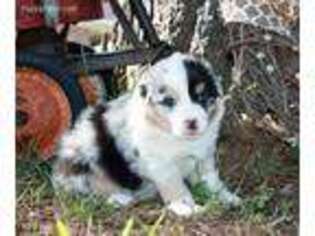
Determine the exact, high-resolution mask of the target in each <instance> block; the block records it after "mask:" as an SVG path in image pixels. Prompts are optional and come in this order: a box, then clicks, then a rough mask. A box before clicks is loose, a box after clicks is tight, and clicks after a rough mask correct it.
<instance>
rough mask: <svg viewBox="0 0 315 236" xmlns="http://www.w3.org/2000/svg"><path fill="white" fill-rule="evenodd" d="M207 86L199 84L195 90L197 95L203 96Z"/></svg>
mask: <svg viewBox="0 0 315 236" xmlns="http://www.w3.org/2000/svg"><path fill="white" fill-rule="evenodd" d="M205 87H206V84H205V83H202V82H201V83H199V84H197V86H196V88H195V92H196V93H197V94H201V93H202V92H203V91H204V90H205Z"/></svg>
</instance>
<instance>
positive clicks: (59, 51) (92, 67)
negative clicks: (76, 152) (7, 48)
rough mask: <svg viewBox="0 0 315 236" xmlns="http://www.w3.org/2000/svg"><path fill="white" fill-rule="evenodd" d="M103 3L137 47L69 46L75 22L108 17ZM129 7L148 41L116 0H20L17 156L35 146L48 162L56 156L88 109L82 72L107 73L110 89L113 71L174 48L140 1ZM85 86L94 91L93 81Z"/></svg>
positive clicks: (17, 67) (18, 0)
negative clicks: (63, 137)
mask: <svg viewBox="0 0 315 236" xmlns="http://www.w3.org/2000/svg"><path fill="white" fill-rule="evenodd" d="M104 2H107V3H110V4H109V5H107V6H110V7H111V9H112V11H113V12H114V14H115V15H116V16H117V18H118V20H119V23H120V24H121V26H122V28H123V30H124V35H125V36H126V38H127V40H128V41H129V43H131V44H132V45H133V47H134V49H129V50H125V51H117V52H112V53H101V54H96V53H95V52H94V51H93V50H91V49H90V48H86V47H84V46H82V45H73V44H71V45H70V44H69V43H68V42H66V40H65V34H66V33H67V29H68V26H69V25H70V24H74V23H76V22H79V21H82V20H92V19H99V18H103V8H102V7H104V5H102V4H103V3H104ZM129 4H130V6H131V10H132V13H133V15H134V16H135V17H136V18H137V20H138V22H139V25H140V28H141V29H142V30H143V32H144V39H145V41H146V42H143V41H142V42H141V41H140V40H139V39H138V37H137V34H136V33H135V31H134V29H133V27H132V25H131V23H130V21H129V19H128V17H127V16H126V14H125V12H124V10H123V9H122V7H121V6H120V4H119V2H118V1H116V0H103V1H102V0H90V1H86V0H17V14H16V15H17V25H16V27H17V39H16V47H17V55H16V80H17V110H16V120H17V124H16V125H17V131H16V142H17V151H18V152H21V151H22V150H23V149H24V148H25V147H27V146H29V145H30V144H32V143H35V144H36V149H37V151H38V152H39V154H40V156H41V157H42V158H43V159H49V158H51V157H52V156H53V153H54V150H55V146H56V143H57V140H58V139H59V138H60V136H61V135H62V133H63V132H64V131H65V130H66V129H67V128H69V127H70V126H71V124H73V122H74V121H75V120H76V118H77V117H78V115H79V114H80V112H81V110H82V109H83V108H84V107H86V106H87V105H88V104H87V100H88V99H87V93H88V92H86V91H89V90H86V89H84V88H83V87H82V84H80V83H79V79H80V77H82V68H85V69H86V68H88V71H86V70H85V73H88V74H89V75H93V74H95V73H102V74H103V75H105V76H103V80H104V84H105V85H106V83H107V81H108V80H110V79H111V78H110V77H111V72H112V70H113V68H115V67H117V66H126V65H132V64H139V63H146V62H150V61H152V60H153V59H154V58H155V57H156V56H158V55H160V54H161V53H165V49H166V48H167V49H169V47H168V45H167V44H165V43H163V42H161V41H160V40H159V38H158V36H157V34H156V32H155V30H154V28H153V26H152V24H151V22H150V18H149V16H148V14H147V12H146V9H145V7H144V5H143V3H142V2H141V0H130V1H129ZM59 24H62V25H63V26H64V27H63V30H62V31H61V32H59V33H57V32H56V30H55V27H56V26H57V25H59ZM69 48H70V49H69ZM71 48H79V50H71ZM85 86H86V87H88V88H92V90H93V86H90V85H89V84H88V82H86V83H85ZM90 90H91V89H90ZM92 92H93V91H92Z"/></svg>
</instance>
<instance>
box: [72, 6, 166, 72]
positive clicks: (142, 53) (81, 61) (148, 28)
mask: <svg viewBox="0 0 315 236" xmlns="http://www.w3.org/2000/svg"><path fill="white" fill-rule="evenodd" d="M109 2H110V4H111V6H112V9H113V11H114V13H115V14H116V16H117V18H118V20H119V23H120V24H121V26H122V28H123V30H124V33H125V35H126V36H127V39H128V40H129V41H130V43H132V44H133V46H134V48H135V49H131V50H125V51H119V52H113V53H104V54H94V53H83V54H76V55H73V54H70V55H67V56H66V58H67V59H68V65H69V66H70V67H71V69H73V70H74V71H80V70H82V68H85V69H88V70H89V71H91V72H93V71H98V70H103V69H112V68H114V67H116V66H126V65H134V64H140V63H150V62H151V61H153V60H154V59H155V57H156V56H157V55H158V54H159V53H160V52H161V50H163V48H165V47H166V46H167V44H166V43H165V42H162V41H161V40H160V39H159V37H158V35H157V33H156V31H155V29H154V27H153V25H152V23H151V19H150V17H149V15H148V14H147V12H146V9H145V7H144V5H143V3H142V0H129V3H130V4H131V10H132V13H133V14H134V16H135V17H137V19H138V21H139V24H140V27H141V28H142V30H143V31H144V35H145V36H144V38H145V39H146V40H147V41H148V45H149V47H145V46H144V45H145V44H144V43H143V42H140V41H139V39H138V37H137V35H136V33H135V31H134V30H133V28H132V24H131V22H129V21H128V18H127V16H126V14H125V13H124V11H123V9H122V8H121V6H120V5H119V3H118V1H117V0H109Z"/></svg>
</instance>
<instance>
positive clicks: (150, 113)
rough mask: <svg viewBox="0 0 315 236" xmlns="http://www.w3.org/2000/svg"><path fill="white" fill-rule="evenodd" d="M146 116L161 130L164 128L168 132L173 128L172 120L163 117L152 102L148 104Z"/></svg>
mask: <svg viewBox="0 0 315 236" xmlns="http://www.w3.org/2000/svg"><path fill="white" fill-rule="evenodd" d="M145 118H146V120H147V121H148V122H149V123H151V124H152V125H153V126H156V127H158V128H159V129H161V130H164V131H166V132H171V130H172V128H171V124H170V122H169V121H168V120H167V119H165V118H164V117H162V116H161V115H160V114H159V113H158V111H156V109H155V108H154V107H153V106H152V105H150V104H149V105H148V106H147V112H146V114H145Z"/></svg>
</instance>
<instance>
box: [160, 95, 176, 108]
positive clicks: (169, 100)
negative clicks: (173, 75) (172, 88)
mask: <svg viewBox="0 0 315 236" xmlns="http://www.w3.org/2000/svg"><path fill="white" fill-rule="evenodd" d="M159 103H160V104H161V105H162V106H166V107H169V108H172V107H174V106H175V105H176V101H175V99H174V98H173V97H165V98H164V99H163V100H162V101H160V102H159Z"/></svg>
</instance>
